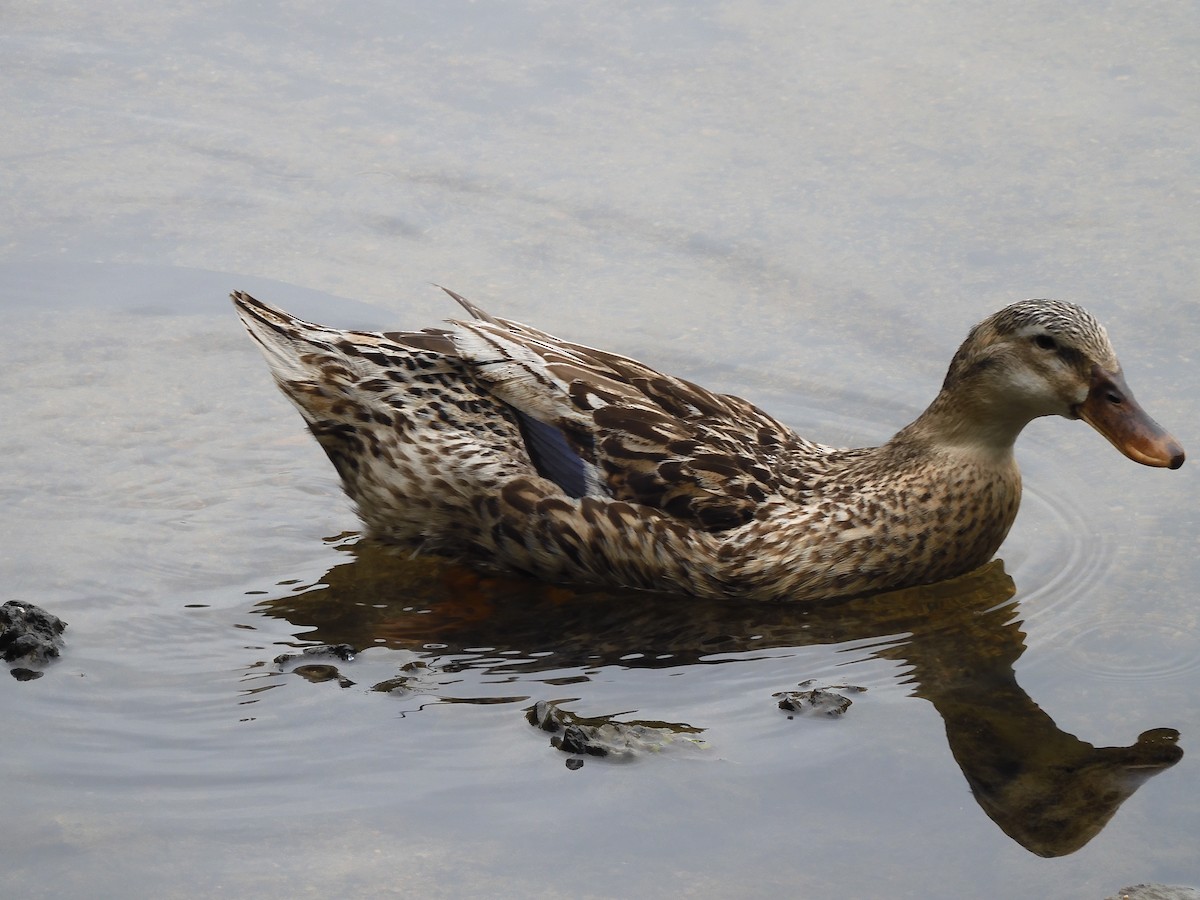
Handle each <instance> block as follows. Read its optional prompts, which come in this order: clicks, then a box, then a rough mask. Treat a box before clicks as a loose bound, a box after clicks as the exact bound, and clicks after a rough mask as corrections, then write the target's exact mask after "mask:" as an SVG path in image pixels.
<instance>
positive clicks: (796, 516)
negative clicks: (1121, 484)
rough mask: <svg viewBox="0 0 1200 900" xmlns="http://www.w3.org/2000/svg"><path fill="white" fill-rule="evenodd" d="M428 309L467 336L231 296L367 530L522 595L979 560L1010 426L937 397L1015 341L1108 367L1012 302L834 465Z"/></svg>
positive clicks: (999, 498) (1057, 312) (860, 574)
mask: <svg viewBox="0 0 1200 900" xmlns="http://www.w3.org/2000/svg"><path fill="white" fill-rule="evenodd" d="M448 293H450V294H451V296H453V297H454V298H455V299H456V300H458V301H459V302H460V303H461V304H462V306H463V307H464V308H465V309H467V310H468V312H470V313H471V315H472V317H473V318H472V319H471V320H469V321H461V322H450V323H448V327H446V328H444V329H430V330H426V331H420V332H385V333H373V332H356V331H336V330H333V329H329V328H325V327H322V326H319V325H313V324H310V323H307V322H303V321H301V320H299V319H296V318H294V317H292V316H290V315H288V314H286V313H283V312H281V311H279V310H276V309H274V308H272V307H270V306H267V305H265V304H263V303H260V302H259V301H257V300H255V299H253V298H251V297H250V296H248V295H246V294H243V293H236V294H234V301H235V303H236V305H237V307H238V311H239V313H240V315H241V316H242V319H243V321H244V322H245V324H246V327H247V329H248V330H249V332H250V334H251V335H252V336H253V337H254V339H255V340H256V341H257V342H258V343H259V344H260V345H261V346H262V348H263V350H264V352H265V354H266V356H267V359H268V362H269V363H270V365H271V369H272V372H273V374H274V376H275V379H276V381H277V383H278V384H279V386H280V388H281V389H282V390H283V392H284V394H286V395H287V397H288V398H289V399H291V400H292V402H293V403H294V404H295V405H296V406H297V408H298V409H299V410H300V412H301V415H303V417H304V419H305V420H306V421H307V423H308V425H309V428H310V429H311V431H312V433H313V434H314V435H315V437H316V438H317V440H318V441H319V442H320V444H321V446H322V447H323V448H324V449H325V451H326V453H327V454H328V455H329V458H330V459H331V460H332V462H333V464H334V466H335V467H336V468H337V470H338V472H339V474H340V475H341V478H342V481H343V483H344V485H345V489H346V492H347V493H348V494H349V496H350V497H351V498H352V499H353V501H354V502H355V504H356V505H357V508H358V511H359V514H360V516H361V517H362V519H363V521H364V523H365V524H366V526H367V529H368V532H369V534H370V535H371V536H372V537H375V538H378V539H382V540H387V541H393V542H397V543H402V544H406V545H410V546H414V547H416V548H418V549H421V550H426V551H431V552H437V553H442V554H448V555H453V556H457V557H460V558H464V559H467V560H470V561H473V562H475V563H480V564H484V565H490V566H494V567H498V568H502V569H506V570H511V571H517V572H523V573H527V574H530V575H533V576H536V577H539V578H543V579H549V580H554V581H569V582H593V583H603V584H611V585H621V586H627V587H634V588H644V589H650V590H660V591H671V592H681V593H687V594H694V595H700V596H708V597H727V596H730V597H732V596H740V597H754V598H763V599H790V600H804V599H812V598H817V597H828V596H837V595H849V594H861V593H866V592H870V591H878V590H883V589H887V588H894V587H901V586H905V585H911V584H916V583H928V582H932V581H936V580H940V579H943V578H947V577H951V576H954V575H958V574H961V573H963V572H966V571H969V570H970V569H972V568H975V567H976V566H979V565H981V564H983V563H984V562H986V561H987V560H988V559H990V558H991V556H992V555H993V554H994V553H995V551H996V549H997V548H998V547H999V545H1000V543H1001V542H1002V541H1003V539H1004V537H1005V535H1006V534H1007V532H1008V530H1009V527H1010V526H1011V524H1012V522H1013V519H1014V518H1015V516H1016V513H1017V507H1018V505H1019V502H1020V494H1021V481H1020V475H1019V473H1018V471H1017V467H1016V464H1015V462H1014V460H1013V457H1012V454H1011V439H1015V437H1016V432H1015V431H1014V433H1013V434H1012V435H1011V438H1009V439H1006V440H1007V446H1003V445H1004V443H1005V440H1004V439H1002V440H1000V441H999V444H997V446H995V447H993V446H991V444H989V443H987V442H986V441H984V442H982V443H979V444H978V445H976V444H974V443H972V442H971V441H969V440H967V441H962V440H959V438H958V437H957V435H958V434H959V432H961V431H962V430H963V428H962V427H960V425H959V424H958V423H957V419H956V418H955V416H956V415H958V413H959V412H960V411H959V410H957V409H956V408H955V405H954V404H955V396H956V395H955V393H954V392H955V391H956V390H958V391H959V392H960V394H962V395H963V396H968V397H969V396H972V395H971V390H974V388H973V387H972V385H973V384H974V382H976V381H978V380H979V377H980V376H979V373H981V372H984V370H987V369H995V354H994V353H993V354H992V356H989V355H988V353H990V352H992V351H991V350H989V348H990V347H991V346H992V345H993V344H995V343H996V342H998V341H1004V340H1008V339H1009V338H1010V337H1011V336H1012V335H1013V334H1016V333H1018V332H1022V331H1028V330H1030V329H1042V330H1049V331H1050V332H1051V333H1053V334H1055V335H1057V336H1058V337H1059V339H1060V340H1062V341H1063V342H1064V344H1069V345H1070V347H1071V352H1074V353H1079V354H1080V355H1081V356H1082V355H1086V356H1088V358H1098V359H1103V360H1104V361H1105V362H1106V363H1108V362H1109V361H1110V360H1111V361H1115V355H1113V354H1112V351H1111V347H1110V346H1109V344H1108V339H1107V337H1106V336H1105V335H1104V332H1103V329H1101V328H1100V326H1099V325H1097V324H1096V323H1095V321H1094V320H1093V319H1091V317H1090V316H1088V315H1087V314H1086V313H1085V312H1084V311H1083V310H1081V309H1079V308H1078V307H1075V306H1071V305H1069V304H1060V303H1052V302H1050V301H1025V302H1024V303H1023V304H1015V305H1014V306H1012V307H1009V308H1007V309H1006V310H1004V311H1002V312H1001V313H998V314H997V315H996V316H993V317H992V318H990V319H988V320H987V321H986V322H984V323H981V324H980V325H979V326H977V327H976V329H975V330H974V331H973V332H972V333H971V336H970V337H969V338H968V340H967V342H966V343H965V344H964V345H963V348H962V349H960V350H959V352H958V354H957V355H956V356H955V357H954V361H953V363H952V365H951V369H950V373H949V374H948V375H947V379H946V387H945V388H944V389H943V392H942V394H940V395H939V397H938V399H937V400H936V401H935V402H934V404H933V405H932V406H931V407H930V409H929V410H928V411H927V412H926V414H925V415H923V416H922V417H921V419H918V420H917V421H916V422H914V423H913V424H912V425H910V426H908V428H906V429H904V430H903V431H901V432H900V433H899V434H898V435H897V436H896V437H895V438H894V439H893V440H892V441H890V442H889V443H888V444H885V445H883V446H882V447H876V448H866V449H851V450H842V449H833V448H830V447H825V446H822V445H820V444H815V443H813V442H811V441H807V440H805V439H803V438H801V437H799V436H798V435H797V434H795V433H794V432H793V431H792V430H791V429H789V428H787V427H786V426H784V425H782V424H780V423H779V422H777V421H776V420H775V419H773V418H771V417H770V416H769V415H767V414H766V413H764V412H762V411H761V410H759V409H758V408H757V407H755V406H753V405H752V404H750V403H748V402H746V401H745V400H741V399H739V398H737V397H732V396H728V395H723V394H716V393H713V392H711V391H707V390H705V389H704V388H701V387H698V386H697V385H694V384H692V383H690V382H687V381H685V380H683V379H679V378H674V377H671V376H669V375H664V374H662V373H660V372H657V371H655V370H654V369H651V368H649V367H648V366H645V365H643V364H641V363H639V362H636V361H634V360H631V359H627V358H625V357H622V356H617V355H614V354H611V353H606V352H603V351H600V350H594V349H591V348H588V347H583V346H580V345H578V344H572V343H568V342H565V341H561V340H559V339H557V338H555V337H552V336H551V335H548V334H545V333H543V332H540V331H537V330H536V329H533V328H530V327H528V326H525V325H521V324H519V323H515V322H510V321H507V320H504V319H499V318H495V317H493V316H490V315H488V314H486V313H485V312H483V311H482V310H480V309H479V308H478V307H476V306H474V305H473V304H471V303H469V302H468V301H466V300H464V299H463V298H461V297H459V296H458V295H456V294H453V292H448ZM984 351H987V352H984ZM1081 365H1082V363H1081ZM964 385H965V387H964ZM976 392H977V391H976ZM967 405H968V406H969V405H970V404H969V403H968V404H967ZM1038 414H1043V413H1038ZM966 418H967V419H969V418H970V415H966ZM947 423H949V424H947ZM1021 424H1024V423H1023V422H1022V423H1021ZM956 429H957V430H956ZM531 430H539V431H541V430H544V431H545V432H546V433H547V434H549V435H551V437H552V438H553V439H554V440H557V441H559V442H564V441H565V445H564V446H565V448H569V453H567V456H568V457H569V461H570V464H571V465H577V466H578V467H579V472H580V476H581V477H580V479H579V484H581V485H582V487H581V488H579V489H578V490H575V491H568V490H567V489H566V488H564V484H566V478H564V477H561V474H556V473H555V472H554V471H551V464H550V463H547V462H545V461H543V460H541V459H539V458H538V457H539V454H541V453H542V452H543V451H541V450H539V449H538V447H539V445H538V444H536V443H535V442H532V441H531V439H530V435H531ZM1019 430H1020V429H1019V427H1017V428H1016V431H1019ZM947 436H949V437H947ZM564 452H566V451H564Z"/></svg>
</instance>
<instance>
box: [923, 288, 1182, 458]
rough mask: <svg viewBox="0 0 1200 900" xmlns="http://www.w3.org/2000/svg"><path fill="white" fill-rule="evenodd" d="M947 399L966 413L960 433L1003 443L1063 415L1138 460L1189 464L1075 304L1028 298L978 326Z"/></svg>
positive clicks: (1104, 337)
mask: <svg viewBox="0 0 1200 900" xmlns="http://www.w3.org/2000/svg"><path fill="white" fill-rule="evenodd" d="M943 398H950V399H951V402H950V403H949V404H943V405H946V406H950V407H952V408H956V409H957V410H959V411H960V413H961V418H962V421H960V422H959V423H958V430H959V431H972V429H973V430H974V431H975V432H977V433H978V434H981V435H986V436H987V438H990V440H991V441H992V442H993V443H995V444H998V445H1003V444H1004V443H1006V442H1007V445H1008V446H1011V444H1012V441H1013V440H1015V438H1016V436H1017V434H1018V433H1019V432H1020V430H1021V429H1022V428H1023V427H1024V426H1025V425H1026V424H1027V423H1028V422H1029V421H1031V420H1032V419H1035V418H1037V417H1039V416H1063V417H1064V418H1067V419H1083V421H1085V422H1087V423H1088V424H1089V425H1091V426H1092V427H1093V428H1094V429H1096V430H1097V431H1098V432H1100V433H1101V434H1102V435H1104V437H1106V438H1108V440H1109V441H1110V442H1111V443H1112V444H1113V446H1114V447H1116V448H1117V449H1118V450H1120V451H1121V452H1122V453H1124V454H1125V455H1126V456H1128V457H1129V458H1130V459H1132V460H1134V461H1135V462H1139V463H1141V464H1143V465H1146V466H1158V467H1165V468H1170V469H1177V468H1179V467H1180V466H1181V465H1183V460H1184V453H1183V447H1182V446H1180V444H1179V442H1178V441H1176V440H1175V438H1173V437H1172V436H1171V435H1170V434H1169V433H1168V432H1167V431H1165V430H1164V429H1163V428H1162V427H1161V426H1160V425H1159V424H1158V423H1157V422H1155V421H1154V419H1152V418H1150V416H1149V415H1148V414H1147V413H1146V411H1145V410H1143V409H1142V408H1141V406H1139V405H1138V402H1137V401H1136V400H1135V399H1134V397H1133V392H1132V391H1130V389H1129V386H1128V385H1127V384H1126V383H1125V378H1124V376H1123V375H1122V374H1121V364H1120V363H1119V362H1118V361H1117V355H1116V352H1115V351H1114V350H1113V347H1112V344H1111V343H1110V342H1109V339H1108V334H1107V333H1106V332H1105V330H1104V327H1103V326H1102V325H1101V324H1100V323H1099V322H1097V321H1096V320H1095V319H1094V318H1093V317H1092V316H1091V314H1090V313H1088V312H1087V310H1085V309H1083V308H1082V307H1079V306H1076V305H1074V304H1072V303H1063V302H1061V301H1057V300H1022V301H1021V302H1019V303H1014V304H1012V305H1011V306H1007V307H1005V308H1004V309H1002V310H1000V311H999V312H997V313H995V314H994V315H992V316H989V317H988V318H987V319H985V320H984V321H982V322H980V323H979V324H978V325H976V326H975V327H974V328H973V329H972V330H971V333H970V334H969V335H968V336H967V339H966V341H964V342H963V345H962V346H961V347H960V348H959V350H958V353H956V354H955V356H954V359H953V360H952V361H951V363H950V370H949V371H948V372H947V374H946V381H945V383H944V385H943V387H942V398H939V399H943ZM987 438H984V439H987Z"/></svg>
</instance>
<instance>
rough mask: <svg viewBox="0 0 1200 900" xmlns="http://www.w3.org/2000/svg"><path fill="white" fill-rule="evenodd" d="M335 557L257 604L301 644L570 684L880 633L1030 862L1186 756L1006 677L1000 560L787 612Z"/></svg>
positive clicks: (375, 554)
mask: <svg viewBox="0 0 1200 900" xmlns="http://www.w3.org/2000/svg"><path fill="white" fill-rule="evenodd" d="M340 549H342V550H344V551H345V552H347V553H348V554H349V555H350V556H351V557H352V559H351V560H350V561H348V562H346V563H344V564H341V565H337V566H334V567H333V568H332V569H330V571H329V572H328V573H327V574H326V576H325V578H324V579H323V582H322V583H321V584H318V585H314V586H311V587H307V588H300V589H298V590H297V592H296V593H292V594H289V595H287V596H284V597H281V598H277V599H272V600H267V601H265V602H264V603H262V604H261V606H260V610H261V611H262V613H263V614H265V615H268V616H273V617H278V618H283V619H286V620H288V621H289V622H291V623H293V624H295V625H300V626H306V627H312V628H314V629H315V630H312V631H308V632H306V633H305V634H304V638H305V639H306V640H313V641H319V642H322V643H330V644H335V643H346V644H350V645H352V646H354V647H358V648H364V647H371V646H380V645H382V646H389V647H392V648H398V649H399V648H403V649H408V650H412V651H416V652H418V653H430V649H429V648H436V651H434V652H436V653H437V655H439V656H445V655H456V656H459V657H462V656H467V657H470V656H471V655H477V656H478V657H479V659H480V661H481V664H486V665H488V666H489V667H491V668H496V669H499V668H504V667H505V666H512V667H513V668H514V669H516V668H517V667H519V670H520V671H521V672H522V673H530V672H535V671H547V670H551V669H553V670H560V671H561V670H562V669H564V668H568V669H569V668H578V669H581V670H582V672H581V673H580V679H579V680H583V679H584V678H585V677H586V672H587V671H588V670H591V669H593V668H596V667H600V666H605V665H621V666H644V667H670V666H680V665H687V664H693V663H698V662H702V661H711V660H712V657H713V656H714V654H721V653H736V652H739V651H749V650H762V649H770V648H786V647H799V646H806V645H814V644H837V643H843V642H847V641H862V640H864V639H871V638H879V639H880V640H879V641H878V643H874V644H873V645H872V648H871V649H869V650H862V651H861V652H863V653H869V654H871V655H874V656H877V657H881V658H886V659H891V660H896V661H900V662H903V663H907V664H908V665H909V666H911V670H910V671H909V673H908V675H907V676H906V677H907V681H908V682H909V683H911V684H912V685H913V693H914V694H916V695H917V696H919V697H923V698H924V699H926V700H928V701H929V702H930V703H932V704H933V706H934V707H935V708H936V709H937V711H938V712H939V713H940V714H941V716H942V719H943V720H944V722H945V724H946V737H947V740H948V742H949V744H950V750H951V752H952V753H953V755H954V758H955V760H956V761H957V762H958V765H959V766H960V767H961V768H962V771H963V774H964V775H965V776H966V779H967V781H968V783H969V784H970V786H971V790H972V792H973V793H974V796H975V799H976V801H977V802H978V803H979V805H980V807H982V809H983V810H984V812H986V813H987V815H988V816H989V817H990V818H991V819H992V820H993V821H994V822H995V823H996V824H997V825H999V826H1000V828H1001V829H1002V830H1003V831H1004V832H1005V833H1006V834H1007V835H1009V836H1010V837H1011V838H1012V839H1013V840H1015V841H1017V842H1018V843H1020V844H1021V845H1022V846H1024V847H1025V848H1027V849H1028V850H1030V851H1032V852H1033V853H1036V854H1038V855H1040V856H1062V855H1065V854H1068V853H1073V852H1074V851H1076V850H1078V849H1080V848H1081V847H1083V846H1084V845H1085V844H1086V843H1087V842H1088V841H1090V840H1091V839H1092V838H1093V837H1095V836H1096V835H1097V834H1098V833H1099V832H1100V830H1101V829H1102V828H1103V827H1104V826H1105V824H1106V823H1107V822H1108V820H1109V819H1110V818H1112V816H1113V814H1114V813H1115V812H1116V811H1117V809H1118V808H1119V807H1120V806H1121V804H1122V803H1123V802H1124V801H1125V800H1126V799H1127V798H1128V797H1129V796H1131V795H1132V794H1133V792H1134V791H1136V790H1137V788H1138V787H1139V786H1140V785H1141V784H1142V783H1143V782H1144V781H1145V780H1146V779H1148V778H1149V777H1150V776H1152V775H1154V774H1155V773H1157V772H1159V771H1161V770H1162V769H1165V768H1169V767H1170V766H1172V765H1174V764H1175V763H1176V762H1178V761H1179V760H1180V758H1181V757H1182V756H1183V751H1182V750H1181V749H1180V747H1179V746H1178V743H1177V740H1178V737H1179V735H1178V732H1176V731H1174V730H1172V729H1166V728H1163V729H1155V730H1153V731H1147V732H1145V733H1143V734H1142V735H1141V736H1140V737H1139V738H1138V739H1137V741H1136V742H1135V743H1134V744H1132V745H1131V746H1128V747H1095V746H1093V745H1092V744H1089V743H1087V742H1086V741H1082V740H1080V739H1079V738H1077V737H1075V736H1074V735H1071V734H1067V733H1066V732H1064V731H1062V730H1061V729H1060V728H1058V726H1057V725H1055V723H1054V721H1053V719H1051V718H1050V716H1049V715H1047V714H1046V713H1045V712H1044V711H1043V710H1042V709H1041V708H1039V707H1038V705H1037V704H1036V703H1034V702H1033V700H1032V699H1030V697H1029V695H1028V694H1026V693H1025V692H1024V691H1023V690H1022V689H1021V687H1020V686H1019V685H1018V684H1017V681H1016V676H1015V673H1014V671H1013V665H1014V663H1015V662H1016V660H1017V659H1018V658H1019V657H1020V655H1021V654H1022V652H1024V649H1025V644H1024V639H1025V635H1024V633H1023V632H1022V631H1021V630H1020V626H1021V621H1020V619H1019V618H1018V607H1017V605H1016V603H1015V600H1014V599H1013V598H1014V594H1015V588H1014V586H1013V582H1012V579H1010V578H1009V577H1008V575H1007V574H1005V572H1004V568H1003V564H1002V563H1001V562H999V561H995V562H992V563H991V564H989V565H987V566H984V567H983V568H981V569H979V570H977V571H975V572H973V573H971V574H969V575H966V576H963V577H962V578H958V579H955V580H953V581H947V582H943V583H941V584H937V585H932V586H928V587H922V588H912V589H907V590H903V591H896V592H893V593H889V594H882V595H876V596H874V597H867V598H861V599H853V600H842V601H836V602H831V603H828V604H805V605H804V606H794V605H789V604H773V603H753V602H739V603H730V602H727V601H725V602H717V601H701V600H688V601H686V602H681V601H680V599H679V598H667V597H662V598H660V597H655V596H653V595H648V594H645V593H637V594H620V593H617V592H612V591H599V590H595V591H580V590H575V589H566V588H562V587H556V586H551V585H546V584H542V583H539V582H532V581H525V580H520V579H515V578H506V577H489V576H487V575H483V574H480V573H478V572H475V571H472V570H468V569H463V568H460V567H458V566H455V565H452V564H450V563H447V562H444V561H440V560H436V559H431V558H414V559H404V558H400V557H397V556H395V555H393V554H392V553H391V552H389V551H388V550H386V549H383V548H379V547H376V546H373V545H370V544H366V543H362V544H347V545H344V546H343V547H342V548H340ZM381 640H382V644H381V643H380V642H381ZM499 654H508V660H506V661H501V660H499V659H497V656H498V655H499ZM467 664H469V663H467ZM801 674H802V673H801ZM768 700H769V698H768Z"/></svg>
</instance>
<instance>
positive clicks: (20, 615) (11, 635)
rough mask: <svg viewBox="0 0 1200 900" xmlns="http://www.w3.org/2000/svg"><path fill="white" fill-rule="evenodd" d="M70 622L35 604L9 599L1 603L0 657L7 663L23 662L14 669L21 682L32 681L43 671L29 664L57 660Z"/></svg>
mask: <svg viewBox="0 0 1200 900" xmlns="http://www.w3.org/2000/svg"><path fill="white" fill-rule="evenodd" d="M66 628H67V623H66V622H64V621H63V620H62V619H60V618H59V617H58V616H56V615H53V614H51V613H48V612H46V611H45V610H44V609H42V608H41V607H38V606H34V605H33V604H32V603H21V602H19V601H17V600H9V601H8V602H7V603H5V604H4V605H3V606H0V656H3V657H4V661H5V662H10V663H22V664H23V665H22V666H19V667H15V668H13V669H12V676H13V677H14V678H16V679H17V680H18V681H31V680H33V679H34V678H38V677H40V676H41V674H42V673H41V672H37V671H35V670H33V669H30V668H29V666H44V665H45V664H46V663H48V662H50V660H52V659H57V658H58V655H59V653H60V652H61V650H62V648H63V646H64V642H63V639H62V633H63V632H64V631H66Z"/></svg>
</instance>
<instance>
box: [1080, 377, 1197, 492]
mask: <svg viewBox="0 0 1200 900" xmlns="http://www.w3.org/2000/svg"><path fill="white" fill-rule="evenodd" d="M1075 413H1076V415H1078V416H1079V418H1081V419H1083V421H1085V422H1087V423H1088V424H1089V425H1091V426H1092V427H1093V428H1095V429H1096V430H1097V431H1098V432H1100V433H1101V434H1102V435H1104V436H1105V437H1106V438H1108V440H1109V442H1110V443H1112V445H1113V446H1114V447H1116V448H1117V449H1118V450H1120V451H1121V452H1122V453H1124V454H1125V455H1126V456H1128V457H1129V458H1130V459H1132V460H1133V461H1134V462H1139V463H1141V464H1142V465H1144V466H1157V467H1159V468H1167V469H1178V468H1179V467H1180V466H1182V465H1183V447H1181V446H1180V444H1179V442H1178V441H1177V440H1175V438H1173V437H1171V435H1170V434H1169V433H1168V432H1167V431H1165V430H1164V429H1163V427H1162V426H1161V425H1159V424H1158V423H1157V422H1155V421H1154V420H1153V419H1152V418H1150V416H1148V415H1147V414H1146V411H1145V410H1144V409H1142V408H1141V407H1140V406H1139V405H1138V402H1137V401H1136V400H1135V399H1133V392H1132V391H1131V390H1129V385H1127V384H1126V383H1125V378H1124V376H1123V375H1121V373H1120V372H1108V371H1106V370H1104V369H1102V368H1100V366H1095V367H1094V368H1093V369H1092V382H1091V388H1090V390H1089V391H1088V395H1087V399H1086V400H1084V401H1083V402H1082V403H1080V404H1079V405H1078V406H1077V407H1075Z"/></svg>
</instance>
